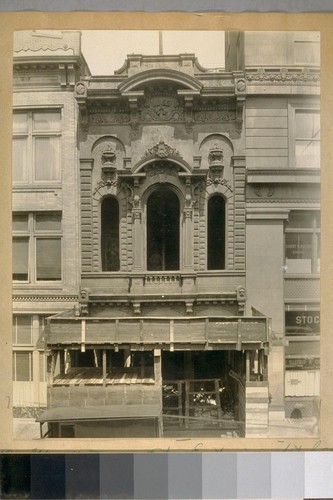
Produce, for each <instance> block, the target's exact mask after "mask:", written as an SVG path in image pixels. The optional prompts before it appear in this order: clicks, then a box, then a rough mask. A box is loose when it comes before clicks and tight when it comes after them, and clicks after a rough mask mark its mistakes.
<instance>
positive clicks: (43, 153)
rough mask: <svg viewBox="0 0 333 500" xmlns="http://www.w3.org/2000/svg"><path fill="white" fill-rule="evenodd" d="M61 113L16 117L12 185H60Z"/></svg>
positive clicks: (14, 118)
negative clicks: (56, 183)
mask: <svg viewBox="0 0 333 500" xmlns="http://www.w3.org/2000/svg"><path fill="white" fill-rule="evenodd" d="M60 144H61V112H60V110H58V109H55V110H47V111H25V112H22V111H18V112H16V111H15V112H14V114H13V182H14V183H21V184H34V183H45V182H46V183H50V182H51V183H52V182H58V181H60V173H61V172H60V171H61V148H60Z"/></svg>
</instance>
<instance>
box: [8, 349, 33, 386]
mask: <svg viewBox="0 0 333 500" xmlns="http://www.w3.org/2000/svg"><path fill="white" fill-rule="evenodd" d="M13 380H14V381H15V382H32V381H33V360H32V352H30V351H29V352H14V353H13Z"/></svg>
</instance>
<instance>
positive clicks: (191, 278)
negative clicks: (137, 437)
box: [81, 271, 245, 302]
mask: <svg viewBox="0 0 333 500" xmlns="http://www.w3.org/2000/svg"><path fill="white" fill-rule="evenodd" d="M238 286H245V271H205V272H204V271H202V272H198V273H193V272H182V271H155V272H151V271H150V272H142V273H122V272H119V273H118V272H117V273H111V272H94V273H83V274H82V277H81V288H82V289H84V290H86V291H87V293H88V295H89V301H90V302H94V301H96V302H98V301H101V300H104V301H108V300H115V299H116V298H118V299H126V298H129V299H134V298H140V299H143V300H144V298H145V297H147V299H148V296H157V295H159V296H160V295H163V296H166V295H172V296H173V297H174V298H177V296H178V297H179V298H180V297H184V296H186V295H189V296H193V297H198V296H200V295H202V296H205V295H206V296H207V297H209V296H214V295H215V296H219V297H221V296H223V295H225V297H226V299H229V300H230V299H233V300H236V288H237V287H238Z"/></svg>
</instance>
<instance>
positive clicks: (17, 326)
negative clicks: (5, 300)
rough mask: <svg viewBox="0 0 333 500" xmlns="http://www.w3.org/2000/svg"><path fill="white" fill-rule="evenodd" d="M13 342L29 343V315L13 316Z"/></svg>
mask: <svg viewBox="0 0 333 500" xmlns="http://www.w3.org/2000/svg"><path fill="white" fill-rule="evenodd" d="M13 337H14V339H13V342H14V344H31V343H32V340H31V316H14V317H13Z"/></svg>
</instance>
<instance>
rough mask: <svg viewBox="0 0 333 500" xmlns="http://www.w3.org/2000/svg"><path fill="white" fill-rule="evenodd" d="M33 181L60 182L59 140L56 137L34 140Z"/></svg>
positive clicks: (36, 138)
mask: <svg viewBox="0 0 333 500" xmlns="http://www.w3.org/2000/svg"><path fill="white" fill-rule="evenodd" d="M34 180H35V181H59V180H60V140H59V138H58V137H35V138H34Z"/></svg>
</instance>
